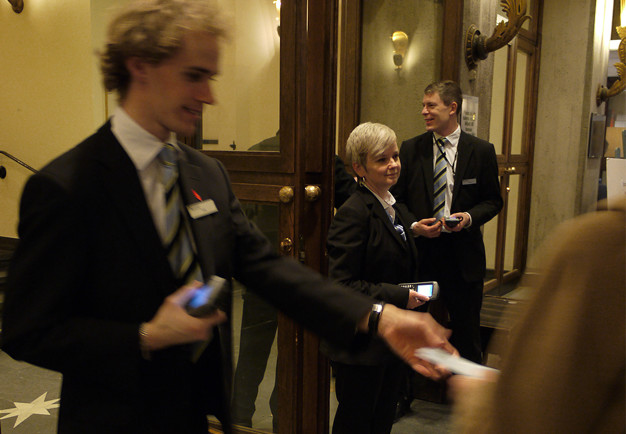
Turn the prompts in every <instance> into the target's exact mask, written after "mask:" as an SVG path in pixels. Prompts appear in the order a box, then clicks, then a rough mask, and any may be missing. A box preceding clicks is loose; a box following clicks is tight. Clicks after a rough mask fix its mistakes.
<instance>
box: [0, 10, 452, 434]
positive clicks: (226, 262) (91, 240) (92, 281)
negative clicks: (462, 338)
mask: <svg viewBox="0 0 626 434" xmlns="http://www.w3.org/2000/svg"><path fill="white" fill-rule="evenodd" d="M216 3H217V2H214V1H210V0H145V1H142V2H137V3H133V4H131V5H130V6H129V7H128V8H127V9H125V10H124V11H123V12H121V13H120V14H119V15H118V16H117V17H116V18H115V19H114V20H113V21H112V23H111V25H110V27H109V35H108V42H107V44H106V46H105V49H104V52H103V53H102V71H103V74H104V82H105V87H106V88H107V90H110V91H117V93H118V95H119V97H120V107H119V109H118V110H116V112H115V113H114V115H113V116H112V118H111V119H110V120H109V121H108V122H107V123H105V124H104V125H103V126H102V127H101V128H100V129H99V130H98V131H97V132H96V133H95V134H94V135H92V136H91V137H89V138H87V139H86V140H85V141H83V142H82V143H81V144H79V145H78V146H76V147H75V148H73V149H71V150H70V151H68V152H67V153H65V154H63V155H62V156H60V157H59V158H57V159H55V160H54V161H52V162H51V163H50V164H49V165H47V166H46V167H45V168H43V169H42V170H41V171H40V172H39V173H38V174H36V175H34V176H33V177H31V178H30V179H29V181H28V182H27V184H26V186H25V189H24V192H23V195H22V200H21V207H20V223H19V235H20V244H19V246H18V249H17V251H16V253H15V256H14V259H13V262H12V264H11V267H10V269H9V275H8V289H7V292H6V297H5V304H4V310H3V336H2V338H3V342H2V344H3V350H5V351H6V352H7V353H8V354H9V355H11V356H12V357H14V358H16V359H19V360H25V361H27V362H30V363H33V364H36V365H39V366H42V367H45V368H48V369H53V370H56V371H59V372H61V373H62V374H63V384H62V391H61V407H60V411H59V420H58V432H59V433H87V432H88V433H117V434H119V433H133V434H137V433H186V434H187V433H206V432H207V429H208V427H207V419H206V415H207V414H214V415H216V416H217V417H218V418H219V419H220V420H221V421H222V423H223V426H224V429H225V431H226V432H230V417H229V408H228V407H229V403H230V400H229V393H230V383H231V378H230V377H231V374H230V372H231V368H230V365H231V360H230V358H231V354H232V353H231V348H230V330H229V326H228V324H227V323H225V322H224V321H225V320H226V317H227V314H229V313H230V297H226V298H225V299H224V300H221V302H220V303H219V307H220V309H219V310H217V311H214V312H213V313H209V314H207V315H206V316H204V317H200V318H198V317H194V316H191V315H189V314H188V313H187V310H186V309H185V305H186V303H187V301H188V300H189V299H190V298H191V297H192V296H193V295H194V293H195V292H196V289H197V287H198V286H199V285H200V282H197V281H195V282H193V279H197V280H204V281H206V280H208V279H209V278H210V277H211V276H212V275H218V276H221V277H223V278H224V279H226V281H227V282H228V281H230V279H231V278H233V277H234V278H236V279H237V280H239V281H240V282H242V283H243V284H244V285H246V287H248V288H249V289H251V290H253V291H255V292H257V293H258V294H259V295H260V296H261V297H263V298H264V299H266V300H267V301H269V302H270V303H272V304H273V305H274V306H276V307H277V308H278V309H279V310H281V311H283V312H285V313H286V314H288V315H290V316H291V317H293V318H296V319H297V320H298V321H299V322H300V323H301V324H303V325H304V326H305V327H307V328H309V329H311V330H313V331H314V332H316V333H318V334H320V335H321V336H324V337H325V338H327V339H331V340H333V341H334V342H335V343H336V344H338V345H346V346H349V345H351V344H352V343H353V342H354V340H355V335H356V334H357V332H368V330H369V331H370V332H371V334H372V335H373V334H376V333H377V334H378V335H380V336H381V337H383V339H385V340H386V341H387V342H388V343H389V345H390V346H391V347H392V348H394V350H395V351H396V352H397V353H398V355H399V356H401V357H402V358H403V359H405V360H406V361H407V362H408V363H410V364H412V365H413V366H414V367H415V368H416V369H418V370H420V371H421V372H424V373H430V374H431V375H433V376H437V375H438V374H437V371H436V370H435V369H434V367H433V366H432V365H429V364H427V363H423V362H421V361H420V360H419V359H417V358H416V357H415V356H414V350H415V349H416V348H418V347H421V346H434V347H443V348H446V349H448V350H449V351H453V349H452V348H451V347H450V345H449V343H448V342H447V340H446V336H447V333H446V331H445V330H444V329H443V328H442V327H440V326H439V325H437V324H435V323H434V321H433V320H432V318H431V317H429V316H427V315H425V314H421V315H420V314H417V313H412V312H411V313H407V312H405V311H402V310H400V309H397V308H395V307H394V306H391V305H387V306H385V307H384V310H382V311H380V305H378V304H376V302H375V301H374V300H373V299H371V298H368V297H365V296H361V295H359V294H349V293H346V292H345V291H343V290H342V289H341V288H339V287H337V286H335V285H333V284H331V283H330V282H329V281H327V280H325V279H323V278H322V277H321V276H319V275H318V274H317V273H315V272H313V271H311V270H309V269H307V268H306V267H303V266H302V265H300V264H299V263H297V262H296V261H293V260H290V259H287V258H281V257H279V256H278V255H277V254H276V253H274V251H273V250H274V249H272V247H271V244H270V243H269V241H268V240H267V239H266V238H265V237H264V236H263V235H262V234H261V233H260V232H259V231H258V230H257V229H256V228H255V227H254V226H253V225H251V224H250V222H249V221H248V220H247V219H246V218H245V216H244V214H243V212H242V210H241V206H240V204H239V201H238V200H237V198H236V197H235V196H234V194H233V191H232V188H231V185H230V182H229V179H228V175H227V173H226V170H225V168H224V166H223V165H222V164H221V163H220V162H218V161H217V160H214V159H212V158H208V157H206V156H205V155H203V154H202V153H200V152H197V151H195V150H193V149H191V148H188V147H186V146H184V145H179V144H177V143H176V141H175V140H172V137H171V136H172V133H176V134H182V135H191V134H193V133H194V131H195V125H196V123H197V121H198V120H199V119H200V117H201V114H202V108H203V105H204V104H212V103H213V102H214V100H213V95H212V93H211V86H210V79H211V78H213V77H214V76H215V75H216V74H217V73H218V57H219V47H218V40H219V38H220V36H221V35H222V34H223V33H224V27H223V23H222V21H221V19H220V18H219V17H220V13H219V9H218V7H217V5H216ZM166 153H168V154H170V155H169V156H166V155H165V154H166ZM171 154H173V155H171ZM168 174H175V175H172V176H168V177H167V179H162V175H168ZM170 205H172V206H170ZM172 210H178V212H174V213H173V214H172V213H171V211H172ZM176 216H177V217H178V218H176ZM171 217H172V218H171ZM172 222H177V223H178V224H176V225H174V227H175V228H176V231H175V233H174V238H173V239H174V240H176V242H172V240H171V239H170V235H171V231H170V230H171V228H172V225H171V224H170V223H172ZM179 246H184V248H182V247H181V248H178V247H179ZM178 252H186V253H187V254H188V255H186V259H188V261H187V260H186V261H182V262H180V261H178V260H177V259H175V257H176V256H177V254H178ZM175 264H176V265H175ZM190 280H191V281H192V283H189V282H190ZM321 318H323V320H321ZM211 337H212V339H211ZM199 342H205V343H206V342H208V343H207V344H205V345H206V348H205V349H204V351H198V347H199V346H198V343H199ZM200 348H201V347H200Z"/></svg>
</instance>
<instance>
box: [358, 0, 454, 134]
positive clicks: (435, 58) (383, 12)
mask: <svg viewBox="0 0 626 434" xmlns="http://www.w3.org/2000/svg"><path fill="white" fill-rule="evenodd" d="M442 17H443V9H442V5H441V3H440V2H436V1H432V0H420V1H397V0H368V1H365V2H363V41H362V43H363V47H362V53H363V54H362V71H361V74H362V86H361V122H366V121H370V122H380V123H383V124H386V125H388V126H389V127H391V128H392V129H393V130H394V131H395V132H396V134H397V136H398V144H400V142H401V141H403V140H406V139H410V138H411V137H414V136H416V135H418V134H421V133H423V132H424V131H425V129H424V121H423V120H422V116H421V115H420V112H421V110H422V96H423V91H424V88H425V87H426V86H427V85H428V83H430V82H432V81H434V80H437V79H438V78H439V75H440V71H439V69H440V63H441V59H440V55H439V53H440V52H441V39H442V37H441V30H440V25H439V23H441V21H442ZM397 30H400V31H403V32H405V33H406V34H407V35H408V36H409V47H408V50H407V55H406V57H405V61H404V65H403V67H402V69H401V70H399V71H396V69H395V66H394V63H393V46H392V44H391V35H392V33H393V32H395V31H397Z"/></svg>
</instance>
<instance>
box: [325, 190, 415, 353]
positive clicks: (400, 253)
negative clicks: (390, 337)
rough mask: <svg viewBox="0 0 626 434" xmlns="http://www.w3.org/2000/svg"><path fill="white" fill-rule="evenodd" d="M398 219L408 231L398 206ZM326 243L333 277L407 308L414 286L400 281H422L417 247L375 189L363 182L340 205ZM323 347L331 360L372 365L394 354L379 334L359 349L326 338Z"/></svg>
mask: <svg viewBox="0 0 626 434" xmlns="http://www.w3.org/2000/svg"><path fill="white" fill-rule="evenodd" d="M396 219H397V220H398V222H399V223H400V224H402V225H403V226H404V228H405V233H406V234H409V225H410V220H408V219H407V218H406V216H405V215H404V214H403V213H402V211H400V210H398V209H397V208H396ZM409 236H410V235H409ZM327 244H328V257H329V276H330V277H331V278H332V279H334V280H335V281H336V282H339V283H341V284H343V285H345V286H347V287H349V288H351V289H352V290H353V291H355V292H359V293H362V294H367V295H369V296H372V297H374V298H375V299H377V300H382V301H385V302H387V303H391V304H394V305H395V306H397V307H399V308H401V309H406V305H407V302H408V300H409V290H408V289H406V288H402V287H400V286H398V285H397V283H402V282H415V281H417V250H416V248H415V245H414V243H412V242H410V239H409V240H408V242H407V241H404V240H403V239H402V237H401V236H400V234H399V233H398V232H397V231H396V229H395V228H394V227H393V224H392V223H391V219H390V218H389V216H388V215H387V213H386V212H385V210H384V208H383V206H382V205H381V203H380V201H379V200H378V199H377V198H376V196H374V195H373V194H372V192H371V191H369V190H368V189H367V188H365V187H358V188H357V190H356V191H355V192H354V193H353V194H352V195H351V196H350V198H349V199H348V200H347V201H346V202H345V203H344V204H343V205H342V206H341V207H340V208H339V209H338V210H337V213H336V214H335V217H334V219H333V221H332V222H331V225H330V229H329V231H328V243H327ZM347 291H349V290H347ZM323 348H324V352H325V353H326V354H327V355H328V356H329V357H330V358H331V359H332V360H335V361H339V362H343V363H354V364H364V365H373V364H378V363H380V362H382V361H384V360H385V359H387V358H389V357H391V352H390V351H389V350H388V349H387V347H386V345H385V344H384V343H383V342H382V341H380V340H374V341H372V342H371V344H370V345H369V346H368V347H367V348H365V349H364V350H362V351H360V352H358V353H356V354H354V353H348V352H346V351H343V350H340V349H337V348H332V346H330V345H326V344H325V345H324V347H323Z"/></svg>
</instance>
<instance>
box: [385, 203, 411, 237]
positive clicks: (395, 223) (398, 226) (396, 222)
mask: <svg viewBox="0 0 626 434" xmlns="http://www.w3.org/2000/svg"><path fill="white" fill-rule="evenodd" d="M385 212H386V213H387V216H388V217H389V220H390V221H391V224H392V225H393V228H394V229H395V230H396V232H397V233H398V234H400V236H401V237H402V239H403V240H404V241H406V233H405V232H404V226H402V224H401V223H400V221H399V220H398V216H397V215H396V216H395V219H394V217H392V215H391V212H390V211H389V210H385Z"/></svg>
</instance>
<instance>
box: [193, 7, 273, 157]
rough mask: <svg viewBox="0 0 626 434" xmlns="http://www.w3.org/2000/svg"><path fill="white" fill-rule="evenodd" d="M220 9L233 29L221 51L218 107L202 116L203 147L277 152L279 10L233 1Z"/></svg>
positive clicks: (209, 108)
mask: <svg viewBox="0 0 626 434" xmlns="http://www.w3.org/2000/svg"><path fill="white" fill-rule="evenodd" d="M222 7H223V8H224V9H225V10H226V11H227V12H228V13H229V14H230V15H231V16H232V17H234V19H233V20H232V22H233V24H234V26H233V28H232V29H231V31H230V34H229V37H228V38H227V39H225V40H224V41H223V43H222V46H221V50H220V54H221V57H220V75H219V76H218V77H217V80H216V82H215V84H214V96H215V99H216V101H217V104H216V105H214V106H209V107H206V108H205V111H204V114H203V118H202V149H203V150H206V151H225V152H232V151H278V150H279V149H278V139H277V137H276V135H277V134H278V126H279V103H280V92H279V90H280V82H279V80H280V36H279V31H278V25H279V24H280V21H279V12H278V10H277V8H276V6H275V4H274V3H273V2H272V1H271V0H235V1H230V2H222ZM260 144H263V146H261V145H260ZM255 146H256V148H255Z"/></svg>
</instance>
